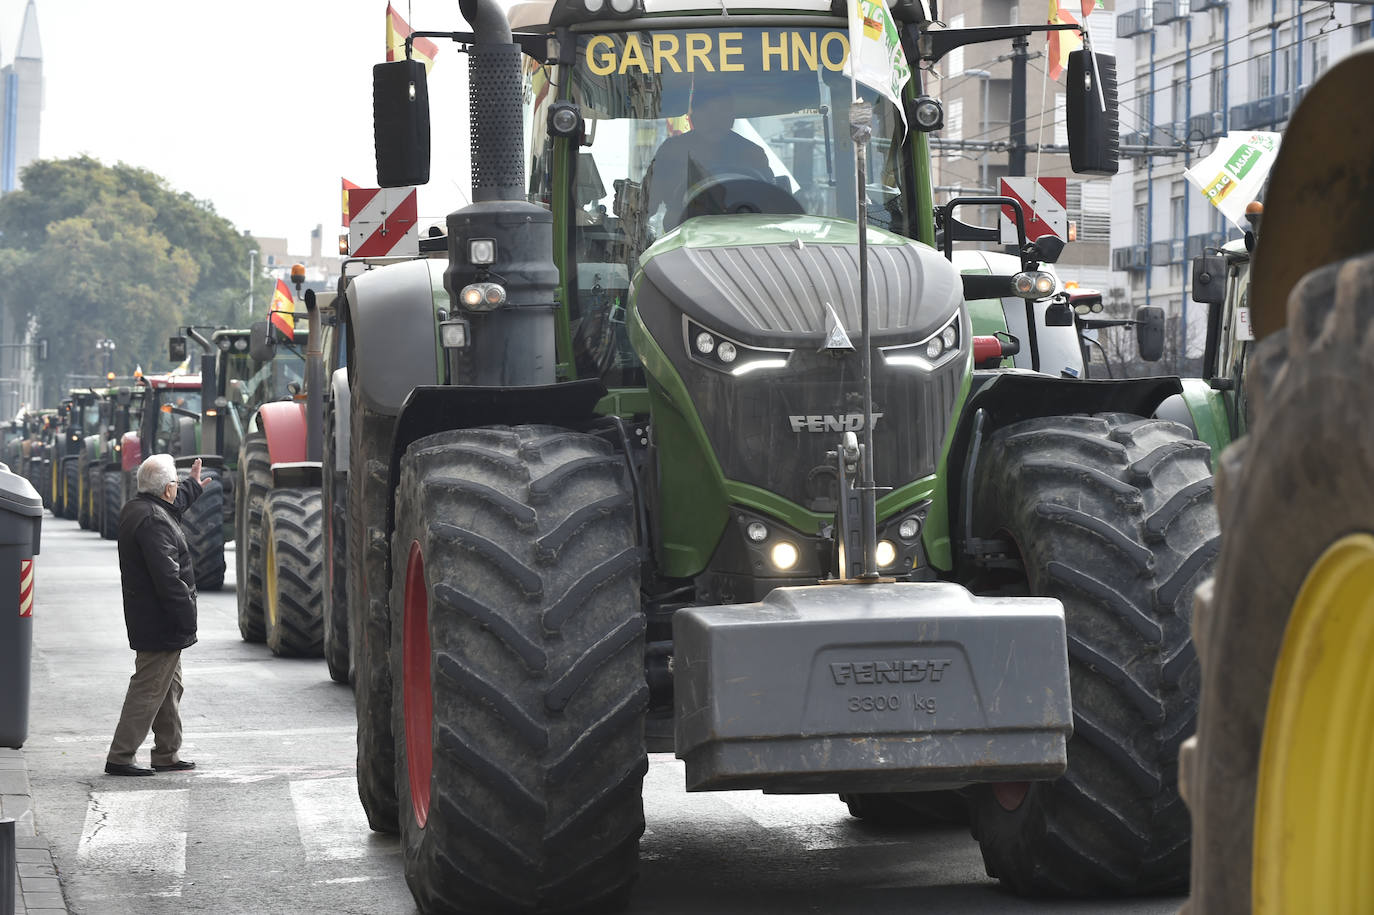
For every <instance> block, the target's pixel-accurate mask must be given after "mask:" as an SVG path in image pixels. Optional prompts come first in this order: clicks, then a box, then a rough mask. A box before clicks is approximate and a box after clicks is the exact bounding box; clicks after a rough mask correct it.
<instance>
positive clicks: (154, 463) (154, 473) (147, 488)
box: [138, 454, 177, 496]
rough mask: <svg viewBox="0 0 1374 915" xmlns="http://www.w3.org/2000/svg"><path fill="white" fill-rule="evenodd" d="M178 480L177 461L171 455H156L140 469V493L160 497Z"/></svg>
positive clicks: (141, 465)
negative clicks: (168, 485) (169, 484)
mask: <svg viewBox="0 0 1374 915" xmlns="http://www.w3.org/2000/svg"><path fill="white" fill-rule="evenodd" d="M176 479H177V465H176V461H174V460H172V456H171V455H170V454H154V455H152V456H151V457H149V458H147V459H146V460H144V462H143V463H142V464H140V465H139V467H138V491H139V492H146V493H148V494H149V495H154V496H160V495H162V491H163V490H164V489H166V488H167V484H168V483H174V482H176Z"/></svg>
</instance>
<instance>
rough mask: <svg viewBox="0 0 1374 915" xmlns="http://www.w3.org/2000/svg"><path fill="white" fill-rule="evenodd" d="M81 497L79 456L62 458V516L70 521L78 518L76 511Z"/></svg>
mask: <svg viewBox="0 0 1374 915" xmlns="http://www.w3.org/2000/svg"><path fill="white" fill-rule="evenodd" d="M80 499H81V468H80V466H79V465H78V464H77V458H75V457H64V458H63V459H62V498H61V501H60V503H59V504H60V505H61V506H62V517H63V518H66V519H67V520H68V521H75V520H76V512H77V508H78V507H79V503H80Z"/></svg>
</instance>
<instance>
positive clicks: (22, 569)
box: [19, 559, 33, 616]
mask: <svg viewBox="0 0 1374 915" xmlns="http://www.w3.org/2000/svg"><path fill="white" fill-rule="evenodd" d="M19 615H20V616H33V560H32V559H21V560H19Z"/></svg>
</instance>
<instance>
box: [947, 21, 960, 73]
mask: <svg viewBox="0 0 1374 915" xmlns="http://www.w3.org/2000/svg"><path fill="white" fill-rule="evenodd" d="M949 27H950V28H951V29H962V28H963V27H964V14H963V13H960V14H959V15H957V16H951V17H949ZM963 72H964V49H963V48H962V47H959V48H955V49H954V50H952V51H950V52H949V72H948V73H947V74H946V75H947V76H961V75H962V74H963Z"/></svg>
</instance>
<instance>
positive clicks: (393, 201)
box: [348, 187, 420, 257]
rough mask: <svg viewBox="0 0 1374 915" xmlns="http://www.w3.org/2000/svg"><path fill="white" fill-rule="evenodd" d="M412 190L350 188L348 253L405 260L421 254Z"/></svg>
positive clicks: (353, 255)
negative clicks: (402, 258) (407, 257)
mask: <svg viewBox="0 0 1374 915" xmlns="http://www.w3.org/2000/svg"><path fill="white" fill-rule="evenodd" d="M415 194H416V191H415V188H413V187H354V188H349V189H348V213H349V219H348V253H349V255H350V256H352V257H404V256H411V257H413V256H415V255H418V254H419V253H420V233H419V231H418V230H417V227H416V222H417V221H418V219H419V207H418V206H417V205H416V200H415Z"/></svg>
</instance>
